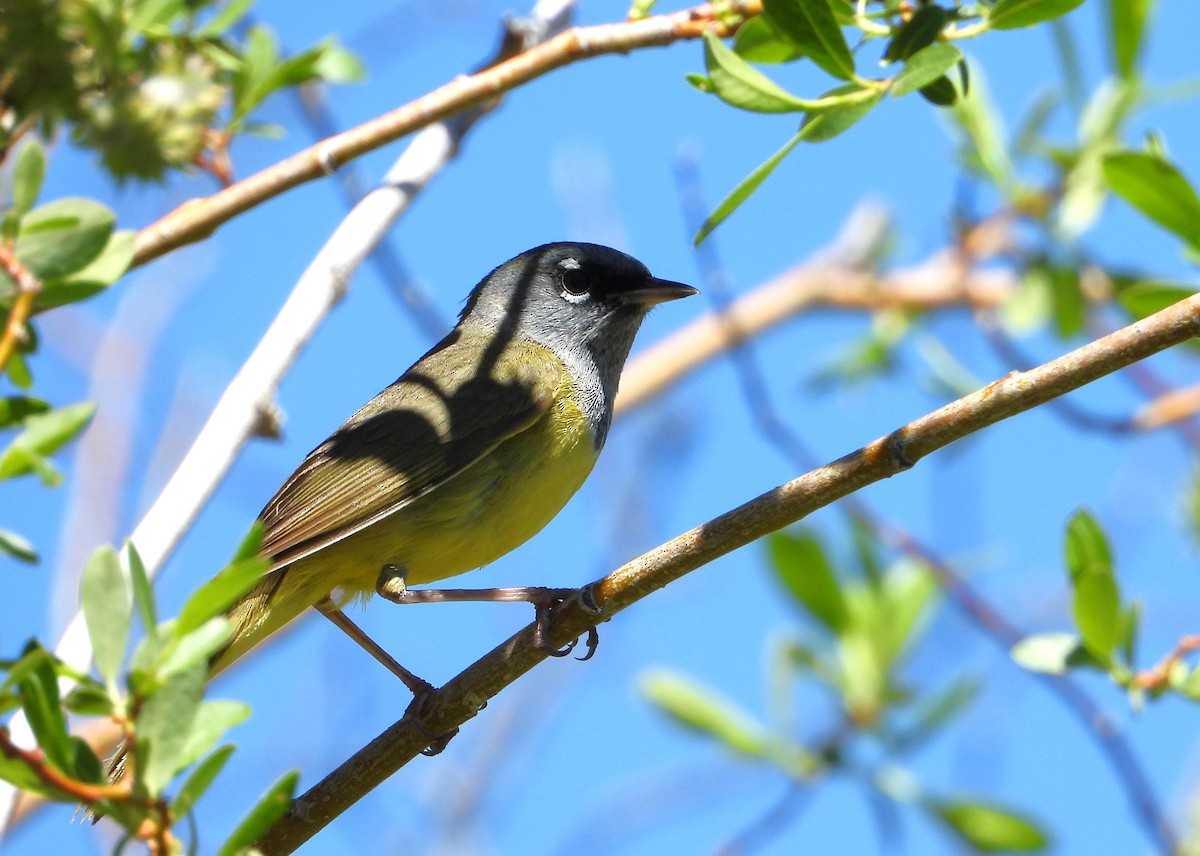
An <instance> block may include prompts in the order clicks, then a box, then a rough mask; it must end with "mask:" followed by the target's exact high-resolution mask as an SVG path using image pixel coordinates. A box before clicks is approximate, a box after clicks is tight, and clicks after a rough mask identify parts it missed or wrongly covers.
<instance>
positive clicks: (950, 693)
mask: <svg viewBox="0 0 1200 856" xmlns="http://www.w3.org/2000/svg"><path fill="white" fill-rule="evenodd" d="M981 689H982V685H981V684H980V682H979V681H977V680H975V679H973V678H959V679H958V680H955V681H953V682H951V683H950V684H949V685H948V686H946V687H944V688H943V689H942V690H940V691H939V692H937V693H935V694H934V695H932V696H930V697H928V698H925V699H924V700H923V701H922V702H921V705H920V707H919V708H918V709H917V725H916V731H917V733H918V734H919V735H920V736H922V737H925V736H932V735H933V733H934V732H936V731H938V730H939V729H940V728H942V727H943V726H944V725H946V724H947V723H948V722H950V720H952V719H954V717H956V716H958V715H959V714H960V713H962V712H963V711H965V710H966V709H967V708H968V707H970V705H971V703H972V702H974V701H975V699H976V698H978V697H979V691H980V690H981Z"/></svg>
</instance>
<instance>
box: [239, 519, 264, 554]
mask: <svg viewBox="0 0 1200 856" xmlns="http://www.w3.org/2000/svg"><path fill="white" fill-rule="evenodd" d="M266 531H267V528H266V526H265V525H263V522H262V521H261V520H255V521H254V524H253V525H252V526H251V527H250V530H249V531H248V532H247V533H246V536H245V537H244V538H242V540H241V542H240V543H239V544H238V547H237V550H236V551H235V552H234V554H233V558H232V559H230V564H232V563H234V562H240V561H242V560H243V559H258V558H261V557H262V552H261V550H262V540H263V535H264V534H265V533H266Z"/></svg>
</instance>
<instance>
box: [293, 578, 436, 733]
mask: <svg viewBox="0 0 1200 856" xmlns="http://www.w3.org/2000/svg"><path fill="white" fill-rule="evenodd" d="M316 608H317V611H318V612H320V613H321V614H322V615H324V616H325V617H326V618H328V619H329V620H330V621H331V622H333V624H334V625H335V626H336V627H337V628H338V629H339V630H341V631H342V632H343V633H345V634H346V635H347V636H349V637H350V638H351V639H353V640H354V641H355V642H357V643H358V645H359V647H361V648H362V649H363V650H364V651H366V652H367V653H368V654H370V655H371V656H372V657H374V658H375V659H376V660H378V661H379V662H380V663H382V664H383V667H384V668H385V669H387V670H388V671H389V672H391V673H392V674H393V675H395V676H396V677H398V678H399V679H400V680H401V681H403V682H404V686H406V687H408V689H409V691H410V692H411V693H412V694H413V700H412V704H410V705H409V710H411V711H412V712H413V714H414V716H413V724H414V725H415V726H416V728H417V729H418V730H420V731H421V732H423V733H424V734H425V735H426V736H427V737H429V738H430V743H429V745H428V746H427V747H425V748H424V749H423V750H421V754H422V755H437V754H438V753H439V752H441V751H442V750H443V749H445V748H446V744H447V743H449V742H450V740H451V738H453V737H454V735H455V734H457V733H458V729H457V728H455V729H454V730H453V731H450V732H448V733H446V734H434V733H433V732H431V731H429V730H428V729H426V728H425V727H424V726H422V725H421V721H420V715H421V710H422V708H423V707H424V705H425V703H426V702H427V701H428V700H429V699H430V697H431V696H432V694H433V692H434V690H435V687H434V686H433V684H431V683H429V681H427V680H425V679H424V678H420V677H418V676H417V675H414V674H413V673H412V672H410V671H409V670H408V669H406V668H404V667H403V666H401V665H400V664H399V663H398V662H397V661H396V659H395V658H394V657H393V656H392V655H391V654H389V653H388V652H387V651H385V650H383V648H382V647H380V645H379V643H378V642H376V641H375V640H374V639H372V638H371V637H370V636H368V635H367V634H366V632H365V631H364V630H363V629H362V628H361V627H359V626H358V625H357V624H355V623H354V622H353V621H351V620H350V617H349V616H348V615H346V613H344V612H342V611H341V610H340V609H338V608H337V606H336V605H334V602H333V601H332V600H330V599H329V598H328V597H325V598H322V599H321V600H319V601H317V604H316Z"/></svg>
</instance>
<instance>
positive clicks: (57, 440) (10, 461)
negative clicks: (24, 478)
mask: <svg viewBox="0 0 1200 856" xmlns="http://www.w3.org/2000/svg"><path fill="white" fill-rule="evenodd" d="M95 412H96V406H95V405H94V404H89V403H87V402H80V403H78V404H71V405H68V406H66V407H62V408H60V409H58V410H53V411H51V412H49V413H39V414H35V415H31V416H29V417H28V418H27V419H26V420H25V427H24V430H22V431H21V433H20V434H18V435H17V436H16V437H14V438H13V440H12V442H11V443H9V445H8V448H7V449H5V450H4V451H3V452H2V453H0V479H6V478H12V477H13V476H18V475H24V474H25V473H28V472H33V471H35V470H39V469H40V468H41V467H42V462H41V461H42V459H43V458H44V457H45V456H47V455H52V454H54V453H55V452H56V451H58V450H59V449H60V448H62V446H63V445H64V444H66V443H67V442H69V441H70V440H71V439H72V438H74V437H75V435H77V434H78V433H79V432H80V431H82V430H83V429H84V428H85V427H87V424H88V422H90V421H91V419H92V414H94V413H95Z"/></svg>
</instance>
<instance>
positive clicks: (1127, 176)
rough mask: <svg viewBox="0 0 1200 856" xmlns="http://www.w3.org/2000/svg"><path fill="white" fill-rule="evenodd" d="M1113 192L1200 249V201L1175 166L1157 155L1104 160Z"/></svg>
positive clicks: (1124, 155)
mask: <svg viewBox="0 0 1200 856" xmlns="http://www.w3.org/2000/svg"><path fill="white" fill-rule="evenodd" d="M1104 177H1105V178H1106V179H1107V180H1108V186H1109V187H1110V188H1112V190H1113V192H1114V193H1116V194H1117V195H1119V196H1121V197H1122V198H1123V199H1124V200H1125V201H1126V202H1128V203H1129V204H1130V205H1132V206H1133V207H1134V208H1137V209H1138V210H1139V211H1141V212H1142V213H1143V214H1145V215H1146V216H1147V217H1149V218H1150V219H1151V220H1153V221H1155V222H1156V223H1158V224H1159V225H1160V226H1164V227H1165V228H1167V229H1169V230H1171V231H1172V232H1174V233H1175V234H1176V235H1178V236H1179V237H1181V238H1183V240H1185V241H1187V242H1188V243H1189V244H1191V245H1192V246H1193V247H1200V197H1197V196H1196V191H1195V190H1194V189H1193V188H1192V186H1191V184H1189V183H1188V180H1187V179H1186V178H1184V176H1183V174H1182V173H1181V172H1180V171H1179V170H1178V169H1176V168H1175V166H1174V165H1172V164H1171V163H1169V162H1167V161H1166V160H1164V159H1163V158H1161V157H1158V156H1157V155H1151V154H1142V153H1140V152H1121V153H1120V154H1114V155H1109V156H1108V157H1106V158H1105V159H1104Z"/></svg>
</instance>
